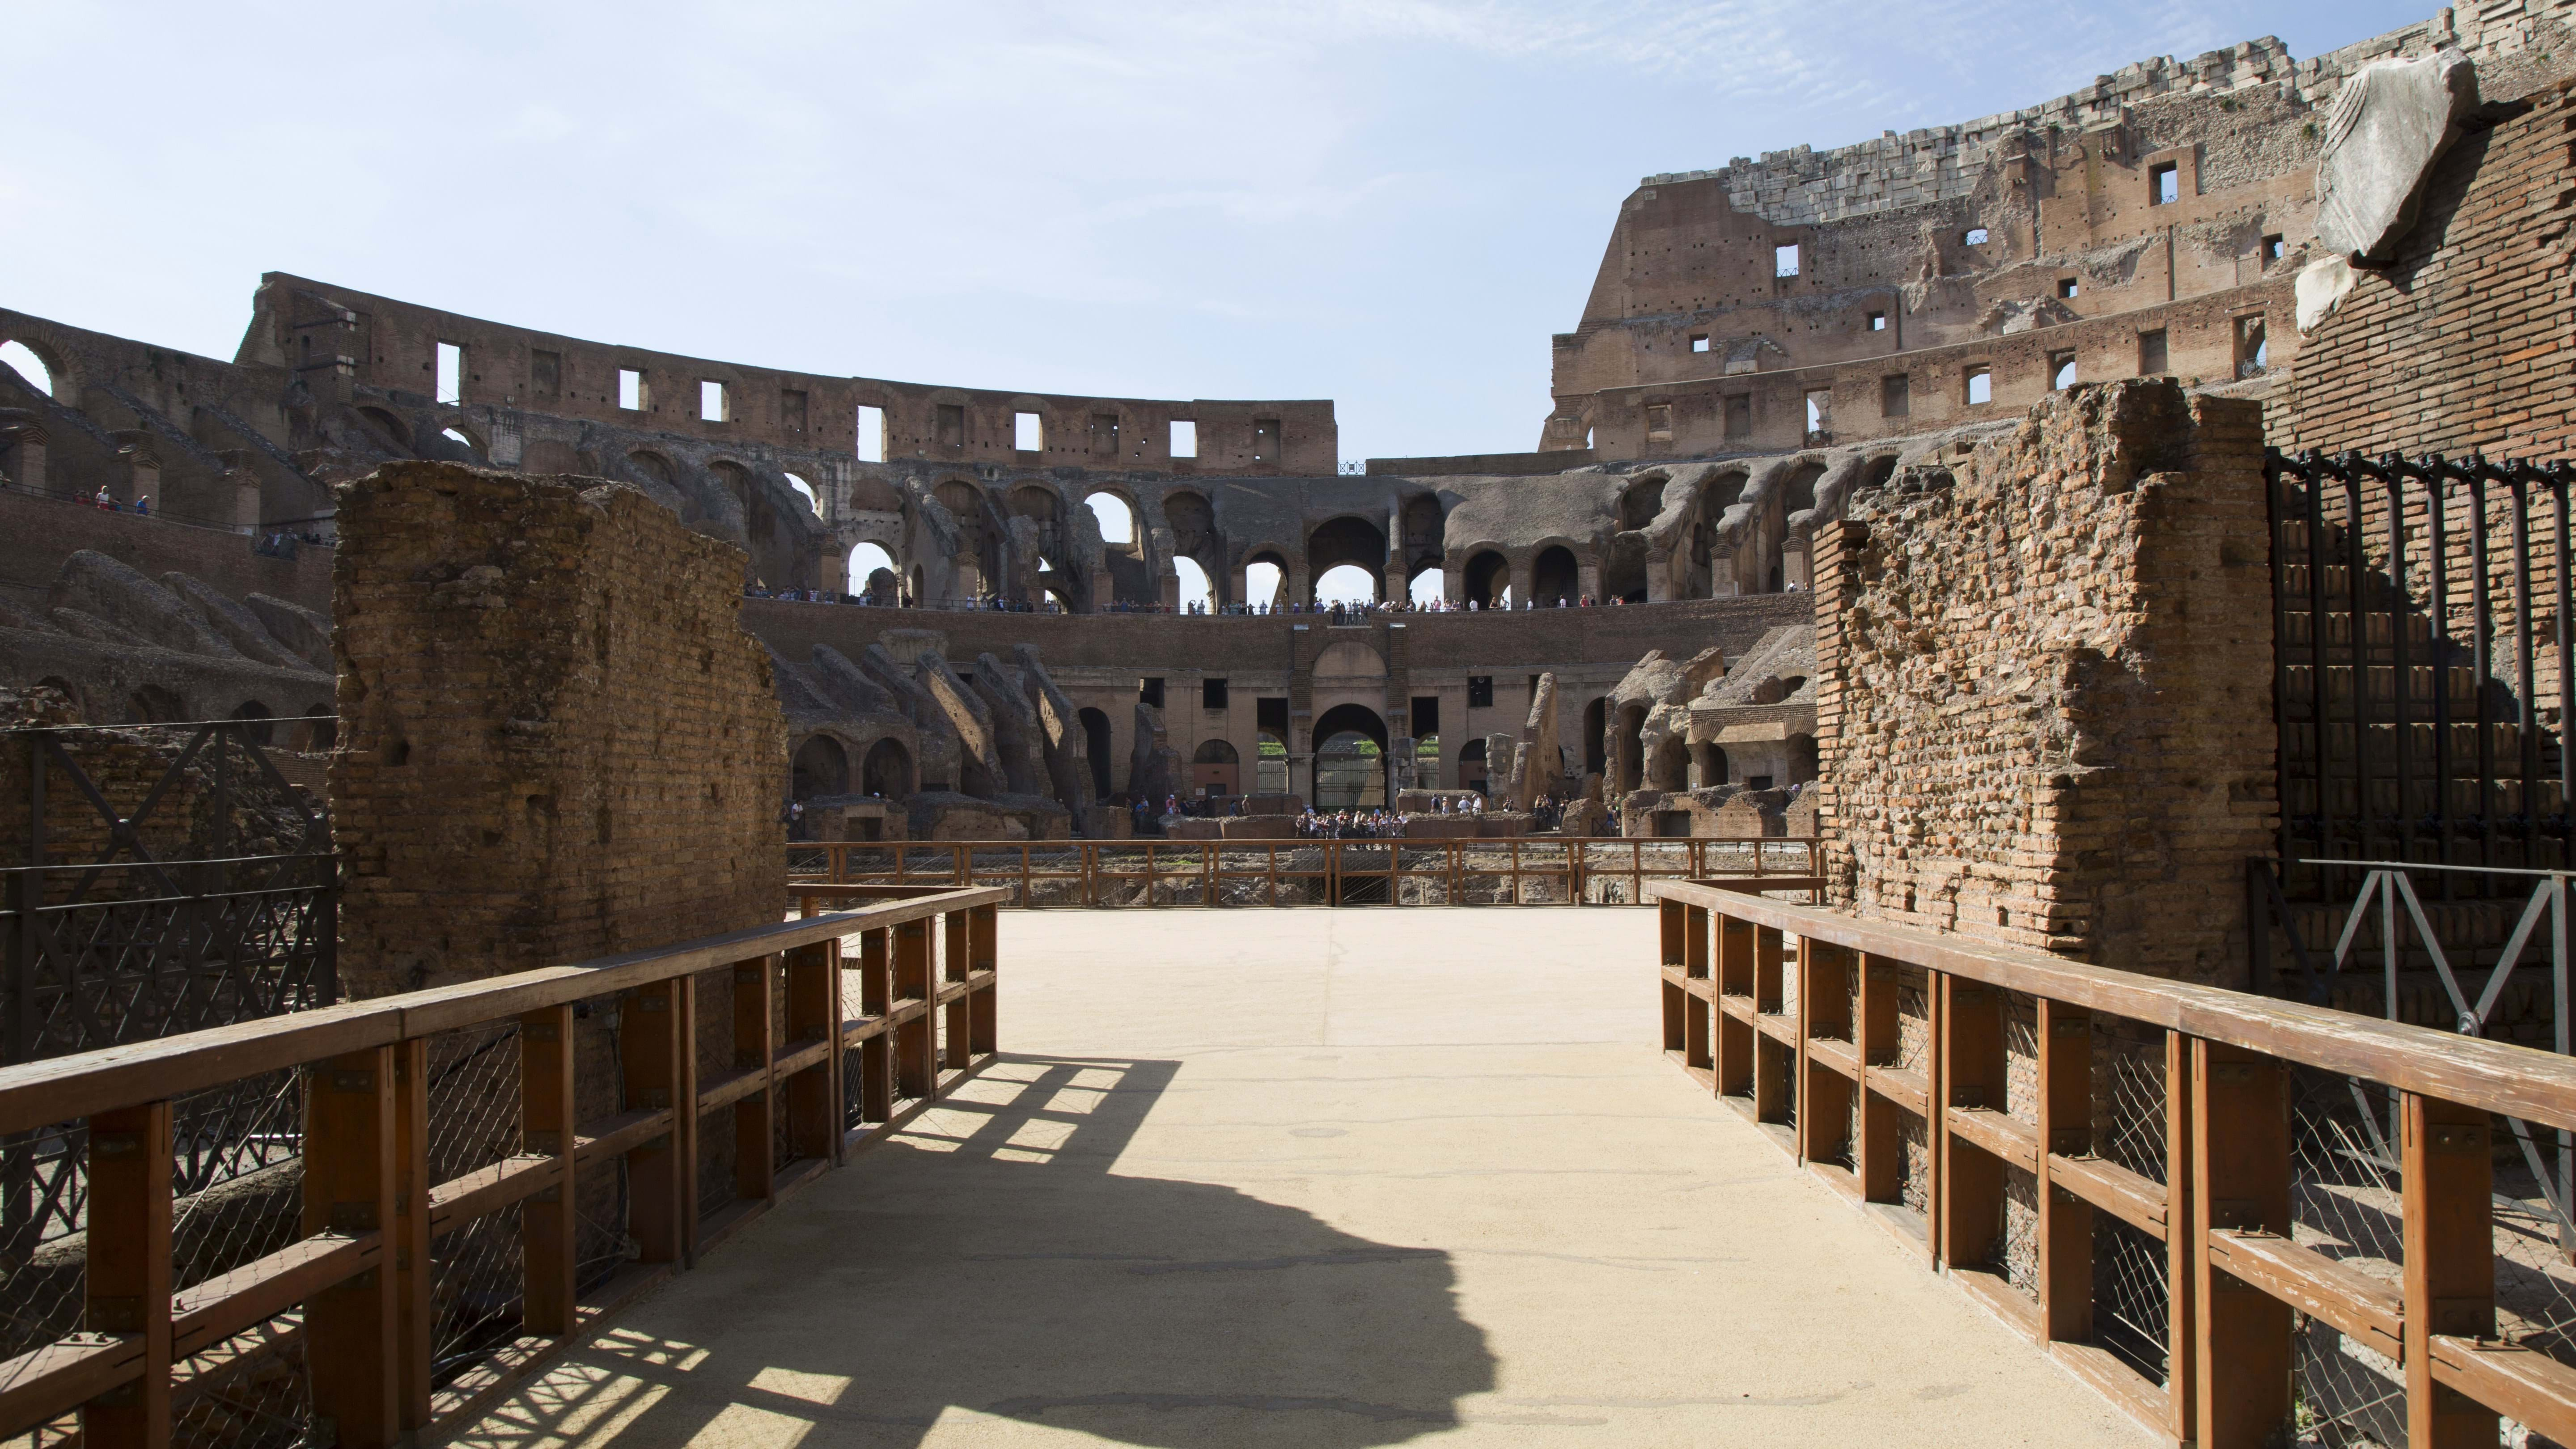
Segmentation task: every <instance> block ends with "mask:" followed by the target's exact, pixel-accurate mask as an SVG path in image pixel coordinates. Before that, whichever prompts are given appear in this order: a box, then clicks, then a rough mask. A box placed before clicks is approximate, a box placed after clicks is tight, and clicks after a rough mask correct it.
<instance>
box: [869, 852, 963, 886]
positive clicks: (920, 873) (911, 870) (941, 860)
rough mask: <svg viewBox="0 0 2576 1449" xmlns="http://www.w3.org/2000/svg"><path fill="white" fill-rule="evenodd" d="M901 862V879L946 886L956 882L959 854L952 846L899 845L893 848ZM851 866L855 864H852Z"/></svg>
mask: <svg viewBox="0 0 2576 1449" xmlns="http://www.w3.org/2000/svg"><path fill="white" fill-rule="evenodd" d="M894 853H895V855H896V856H897V857H898V858H899V860H900V861H901V869H902V872H903V878H904V879H905V880H908V881H918V882H920V883H921V884H923V885H948V884H952V883H957V882H958V871H959V866H960V864H961V862H960V861H959V859H958V856H959V855H960V854H961V852H960V851H959V850H958V849H957V847H955V846H953V845H900V846H896V847H895V848H894ZM852 864H853V866H855V865H856V862H855V861H854V862H852Z"/></svg>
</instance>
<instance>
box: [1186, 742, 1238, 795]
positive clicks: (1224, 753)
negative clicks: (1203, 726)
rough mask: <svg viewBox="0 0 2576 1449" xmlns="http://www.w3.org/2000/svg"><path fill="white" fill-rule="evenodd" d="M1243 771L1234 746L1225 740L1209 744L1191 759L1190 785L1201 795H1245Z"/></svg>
mask: <svg viewBox="0 0 2576 1449" xmlns="http://www.w3.org/2000/svg"><path fill="white" fill-rule="evenodd" d="M1242 771H1243V766H1242V760H1241V758H1240V757H1239V756H1238V755H1237V754H1236V753H1235V749H1234V746H1232V745H1230V744H1227V743H1226V742H1225V741H1223V740H1208V741H1205V742H1203V743H1201V744H1200V746H1199V747H1198V750H1197V752H1196V753H1194V754H1192V755H1191V756H1190V785H1191V788H1192V790H1193V791H1194V793H1197V794H1201V795H1238V794H1241V793H1242Z"/></svg>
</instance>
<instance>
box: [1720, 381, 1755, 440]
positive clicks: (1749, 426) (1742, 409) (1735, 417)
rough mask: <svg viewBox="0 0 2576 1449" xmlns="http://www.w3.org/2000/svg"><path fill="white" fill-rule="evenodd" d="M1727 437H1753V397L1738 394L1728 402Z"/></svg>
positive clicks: (1747, 394)
mask: <svg viewBox="0 0 2576 1449" xmlns="http://www.w3.org/2000/svg"><path fill="white" fill-rule="evenodd" d="M1726 435H1727V436H1728V437H1730V438H1749V437H1752V436H1753V395H1752V394H1751V393H1742V392H1740V393H1737V394H1736V395H1735V396H1733V397H1730V398H1728V399H1727V400H1726Z"/></svg>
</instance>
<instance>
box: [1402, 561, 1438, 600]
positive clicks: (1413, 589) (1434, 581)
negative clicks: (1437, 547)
mask: <svg viewBox="0 0 2576 1449" xmlns="http://www.w3.org/2000/svg"><path fill="white" fill-rule="evenodd" d="M1448 586H1449V580H1448V576H1447V575H1445V574H1443V573H1442V572H1441V571H1440V564H1439V561H1438V560H1436V559H1435V560H1433V561H1432V562H1430V563H1427V564H1424V565H1422V566H1421V567H1419V568H1417V569H1415V570H1414V571H1413V577H1412V578H1411V579H1410V580H1408V581H1407V582H1406V584H1405V589H1404V596H1405V597H1406V598H1408V599H1410V600H1412V601H1413V602H1414V603H1415V604H1416V605H1429V604H1436V603H1439V602H1440V601H1441V600H1442V599H1443V598H1446V597H1447V594H1446V593H1445V592H1444V591H1445V590H1446V589H1447V588H1448Z"/></svg>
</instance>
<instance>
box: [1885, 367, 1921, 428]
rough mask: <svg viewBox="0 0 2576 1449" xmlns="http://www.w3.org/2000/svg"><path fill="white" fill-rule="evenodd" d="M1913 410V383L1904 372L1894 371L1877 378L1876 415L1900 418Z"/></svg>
mask: <svg viewBox="0 0 2576 1449" xmlns="http://www.w3.org/2000/svg"><path fill="white" fill-rule="evenodd" d="M1913 411H1914V383H1913V380H1912V379H1910V378H1908V377H1907V376H1906V375H1905V374H1904V373H1901V372H1899V373H1894V374H1891V375H1889V376H1887V377H1882V378H1880V379H1879V380H1878V415H1879V416H1880V417H1882V418H1901V417H1906V416H1908V415H1910V414H1911V413H1912V412H1913Z"/></svg>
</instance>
